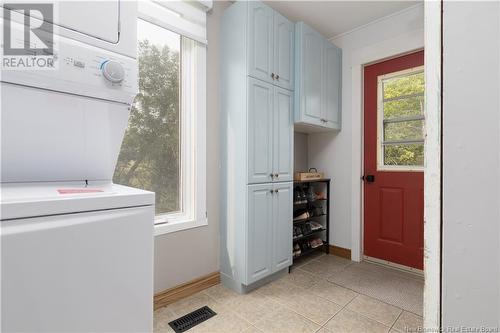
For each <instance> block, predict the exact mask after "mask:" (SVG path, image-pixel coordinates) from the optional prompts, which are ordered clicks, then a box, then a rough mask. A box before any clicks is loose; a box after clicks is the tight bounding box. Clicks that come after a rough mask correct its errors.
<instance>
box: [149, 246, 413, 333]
mask: <svg viewBox="0 0 500 333" xmlns="http://www.w3.org/2000/svg"><path fill="white" fill-rule="evenodd" d="M358 266H360V267H358ZM294 267H295V268H294V269H292V272H291V274H289V275H287V276H285V277H283V278H281V279H280V280H277V281H275V282H272V283H270V284H267V285H265V286H263V287H261V288H259V289H257V290H255V291H253V292H251V293H249V294H247V295H239V294H237V293H235V292H233V291H232V290H229V289H227V288H225V287H223V286H222V285H217V286H214V287H211V288H209V289H206V290H204V291H201V292H199V293H197V294H195V295H192V296H190V297H188V298H185V299H182V300H180V301H178V302H176V303H174V304H171V305H169V306H167V307H163V308H161V309H158V310H156V311H155V314H154V332H173V330H172V329H171V328H170V326H168V323H169V322H170V321H172V320H174V319H176V318H178V317H181V316H183V315H185V314H187V313H189V312H191V311H193V310H196V309H198V308H200V307H202V306H204V305H208V306H209V307H210V308H211V309H212V310H214V311H215V312H216V313H217V315H216V316H214V317H212V318H210V319H209V320H207V321H205V322H203V323H201V324H200V325H198V326H195V327H194V328H192V329H191V330H189V332H224V333H225V332H228V333H233V332H247V333H249V332H270V333H274V332H276V333H294V332H320V333H333V332H335V333H342V332H359V333H362V332H367V333H372V332H373V333H377V332H390V333H396V332H409V331H412V330H413V331H414V332H416V329H417V328H418V327H421V326H422V317H421V316H419V315H418V314H416V313H414V312H410V311H406V310H404V309H403V308H401V307H398V306H395V305H393V304H389V302H387V301H384V300H380V297H378V296H379V295H380V294H382V295H383V294H384V293H383V292H384V290H387V288H390V286H389V285H388V284H387V283H382V285H381V291H377V292H374V290H376V289H377V288H376V284H377V283H381V282H382V280H381V279H384V277H385V278H387V279H389V281H393V282H394V283H396V284H398V285H397V286H395V287H394V288H395V289H396V290H401V288H404V287H406V288H408V289H409V292H408V293H407V294H405V295H403V296H401V294H398V293H393V294H391V297H388V298H387V299H388V300H389V301H391V303H398V302H399V303H400V304H403V305H407V303H408V304H410V305H411V304H415V303H417V302H419V300H421V295H415V296H414V297H413V296H412V295H414V294H417V293H418V292H417V291H418V287H419V285H420V284H419V283H420V282H421V281H419V279H418V278H415V277H412V276H410V275H407V274H405V273H400V272H397V271H393V270H391V269H387V268H383V267H379V266H376V267H375V265H373V267H372V266H371V265H369V264H366V263H353V262H351V261H349V260H346V259H343V258H339V257H335V256H331V255H320V256H315V257H312V258H309V259H307V260H303V261H302V262H300V263H298V264H297V265H296V266H294ZM353 272H354V273H358V275H357V276H354V277H353V274H354V273H353ZM349 277H350V278H351V280H349V279H348V278H349ZM353 280H354V281H353ZM414 280H415V281H417V282H418V283H415V281H414ZM335 281H337V282H340V283H336V282H335ZM345 281H348V283H346V282H345ZM345 285H349V288H346V287H345ZM422 285H423V282H422ZM363 291H368V294H364V293H363ZM421 292H422V291H421V290H420V293H421ZM398 297H399V298H403V299H404V300H403V301H402V302H401V301H400V300H398ZM412 297H413V298H414V300H413V299H411V298H412ZM377 298H378V299H377ZM409 299H410V300H409Z"/></svg>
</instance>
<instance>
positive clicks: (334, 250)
mask: <svg viewBox="0 0 500 333" xmlns="http://www.w3.org/2000/svg"><path fill="white" fill-rule="evenodd" d="M330 254H333V255H336V256H339V257H342V258H346V259H349V260H351V250H350V249H344V248H343V247H340V246H335V245H330Z"/></svg>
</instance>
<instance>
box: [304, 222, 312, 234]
mask: <svg viewBox="0 0 500 333" xmlns="http://www.w3.org/2000/svg"><path fill="white" fill-rule="evenodd" d="M310 233H311V225H310V224H309V223H304V224H303V225H302V234H303V235H309V234H310Z"/></svg>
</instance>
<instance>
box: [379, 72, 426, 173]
mask: <svg viewBox="0 0 500 333" xmlns="http://www.w3.org/2000/svg"><path fill="white" fill-rule="evenodd" d="M423 72H424V66H418V67H413V68H409V69H405V70H402V71H397V72H393V73H389V74H385V75H379V76H378V78H377V171H400V172H423V171H424V166H418V165H385V164H384V146H383V141H384V91H383V81H384V80H387V79H393V78H396V77H400V76H407V75H409V74H415V73H423ZM424 95H425V92H424ZM422 120H423V121H424V126H425V117H423V116H422ZM424 139H425V138H422V144H424V142H423V140H424ZM402 144H404V142H403V143H402Z"/></svg>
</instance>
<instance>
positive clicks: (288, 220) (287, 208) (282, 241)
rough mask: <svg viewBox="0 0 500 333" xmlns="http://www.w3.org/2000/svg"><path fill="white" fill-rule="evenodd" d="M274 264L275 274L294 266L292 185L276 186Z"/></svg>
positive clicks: (282, 184) (274, 199) (281, 184)
mask: <svg viewBox="0 0 500 333" xmlns="http://www.w3.org/2000/svg"><path fill="white" fill-rule="evenodd" d="M273 201H274V202H273V226H274V229H273V262H272V269H273V271H274V272H276V271H279V270H281V269H283V268H286V267H288V266H290V265H291V264H292V253H291V249H292V237H293V236H292V220H293V213H292V211H293V206H292V205H293V204H292V203H293V187H292V184H291V183H280V184H276V185H275V186H274V198H273Z"/></svg>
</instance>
